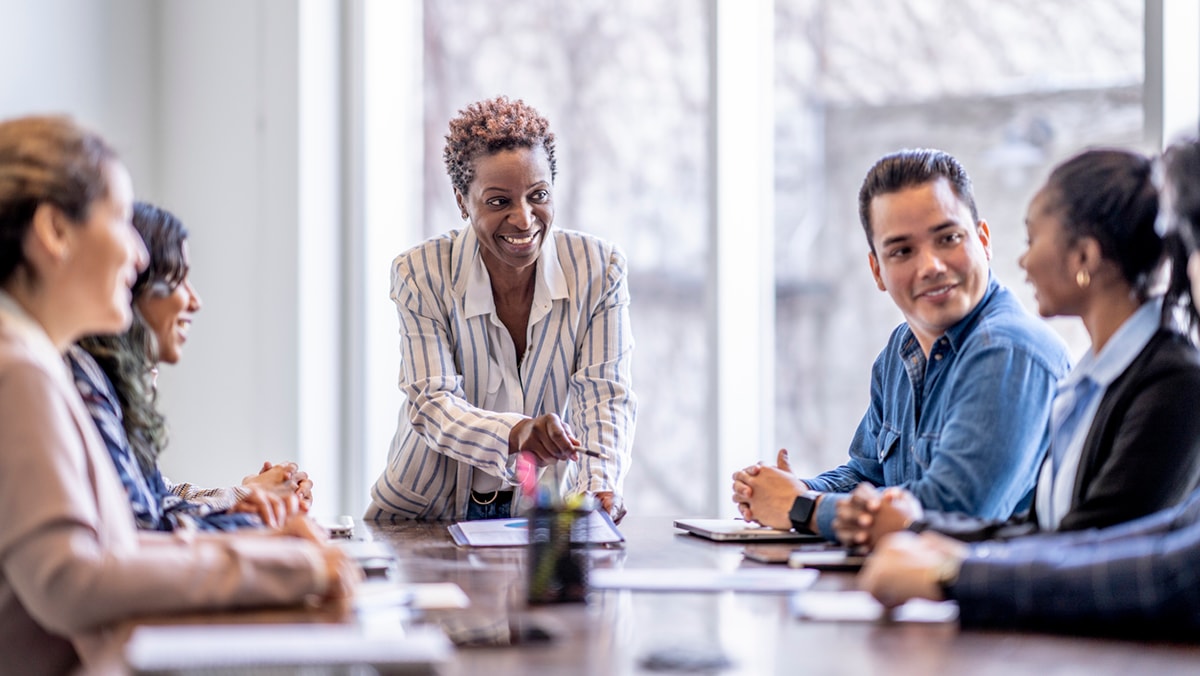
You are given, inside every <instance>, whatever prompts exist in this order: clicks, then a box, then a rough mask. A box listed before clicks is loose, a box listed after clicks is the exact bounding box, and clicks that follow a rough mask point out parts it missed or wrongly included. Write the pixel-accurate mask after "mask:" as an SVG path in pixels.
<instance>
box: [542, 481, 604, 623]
mask: <svg viewBox="0 0 1200 676" xmlns="http://www.w3.org/2000/svg"><path fill="white" fill-rule="evenodd" d="M590 503H591V500H584V499H582V496H581V497H577V498H575V499H571V500H567V501H566V503H565V504H564V503H558V502H556V503H554V504H546V503H540V504H538V505H537V506H536V507H534V509H533V512H532V513H531V514H530V515H529V559H528V566H529V593H528V600H529V603H531V604H540V603H578V602H582V601H586V600H587V589H588V566H589V563H590V562H589V560H588V557H587V554H586V552H585V551H584V550H583V549H582V548H575V547H572V546H571V542H572V541H575V542H579V543H587V542H588V540H589V539H590V538H589V537H588V533H587V532H584V531H586V529H587V528H588V513H589V512H590V511H591V510H592V509H593V508H594V507H593V505H592V504H590Z"/></svg>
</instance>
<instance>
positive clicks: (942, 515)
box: [909, 512, 1038, 542]
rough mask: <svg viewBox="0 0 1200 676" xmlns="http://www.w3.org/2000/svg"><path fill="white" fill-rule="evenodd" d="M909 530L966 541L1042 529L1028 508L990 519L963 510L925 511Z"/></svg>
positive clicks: (1000, 538)
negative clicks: (1011, 514)
mask: <svg viewBox="0 0 1200 676" xmlns="http://www.w3.org/2000/svg"><path fill="white" fill-rule="evenodd" d="M909 530H911V531H913V532H915V533H920V532H922V531H927V530H931V531H936V532H938V533H942V534H943V535H949V536H950V537H952V538H955V539H957V540H962V541H963V542H982V541H983V540H1011V539H1012V538H1016V537H1022V536H1025V535H1032V534H1034V533H1036V532H1038V525H1037V520H1036V519H1033V518H1032V516H1031V515H1030V514H1029V513H1028V512H1024V513H1022V514H1018V515H1016V516H1013V517H1012V518H1010V519H1007V520H1005V521H989V520H988V519H979V518H976V517H973V516H968V515H966V514H961V513H959V512H925V516H923V517H922V518H921V519H918V520H917V521H914V522H913V523H912V525H911V526H909Z"/></svg>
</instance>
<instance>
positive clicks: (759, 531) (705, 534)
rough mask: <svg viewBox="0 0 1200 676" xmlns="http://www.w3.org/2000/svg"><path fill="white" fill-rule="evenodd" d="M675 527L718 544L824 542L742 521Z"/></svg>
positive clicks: (700, 521)
mask: <svg viewBox="0 0 1200 676" xmlns="http://www.w3.org/2000/svg"><path fill="white" fill-rule="evenodd" d="M675 527H676V528H679V529H681V530H685V531H687V532H689V533H691V534H692V535H698V536H700V537H702V538H707V539H709V540H715V541H717V542H767V541H772V540H773V541H778V542H824V541H825V538H823V537H821V536H820V535H812V534H811V533H797V532H796V531H793V530H783V529H781V528H770V527H768V526H760V525H758V524H756V523H750V522H748V521H743V520H741V519H675Z"/></svg>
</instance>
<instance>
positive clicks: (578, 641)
mask: <svg viewBox="0 0 1200 676" xmlns="http://www.w3.org/2000/svg"><path fill="white" fill-rule="evenodd" d="M620 530H621V533H622V534H623V535H624V537H625V542H624V544H623V545H621V546H610V547H605V548H594V549H590V550H588V551H587V556H588V558H589V560H590V562H591V565H592V570H593V571H597V570H601V569H605V568H623V569H626V570H637V569H665V570H684V569H689V570H690V569H716V570H722V571H733V570H735V569H738V568H741V567H749V568H755V567H764V566H774V567H776V568H779V567H780V566H779V564H762V563H756V562H752V561H749V560H746V559H745V558H744V557H743V556H742V546H741V545H739V544H734V543H717V542H711V541H708V540H705V539H702V538H698V537H696V536H693V535H689V534H685V533H683V532H682V531H679V530H676V529H675V528H673V527H672V519H671V518H668V517H639V516H636V515H631V516H629V517H627V518H626V519H625V520H624V521H623V522H622V523H621V524H620ZM353 538H354V539H359V540H374V541H380V542H385V543H388V544H389V545H391V547H392V548H393V549H394V552H395V560H394V561H393V562H392V563H391V565H390V570H389V571H388V572H387V576H388V578H389V579H390V580H391V581H395V582H401V583H434V582H452V583H455V584H457V585H458V586H459V587H461V588H462V590H463V591H464V592H465V594H466V596H467V597H468V598H469V601H470V604H469V606H468V607H466V608H462V609H448V610H436V611H425V612H422V613H420V614H417V615H414V616H412V617H410V618H409V619H408V620H406V621H408V622H413V623H433V624H436V625H438V626H440V627H442V628H444V629H445V630H446V632H447V634H448V635H449V636H450V638H451V639H452V640H453V641H454V643H455V644H456V646H457V647H456V649H455V650H454V653H453V655H452V657H451V659H450V660H449V661H448V662H447V663H445V664H444V665H442V666H441V667H440V668H439V670H438V673H442V674H462V675H464V676H465V675H468V674H469V675H472V676H476V675H481V674H482V675H487V676H499V675H502V674H659V673H721V674H797V673H804V674H856V675H857V674H868V675H869V674H887V675H888V676H902V675H905V674H1005V675H1009V674H1022V673H1042V674H1046V675H1049V674H1054V675H1060V674H1076V673H1078V674H1088V675H1089V676H1095V675H1099V674H1129V673H1144V674H1156V675H1163V674H1184V673H1187V674H1195V673H1200V646H1193V645H1181V644H1168V643H1145V642H1131V641H1120V640H1111V639H1096V638H1084V637H1071V636H1057V635H1039V634H1032V633H1019V632H982V631H961V630H960V629H959V628H958V627H957V625H956V624H955V623H953V622H926V623H915V622H896V621H888V620H879V621H813V620H805V619H797V617H796V615H795V613H794V611H793V605H792V603H791V598H792V594H790V593H748V592H731V591H718V592H705V593H697V592H665V591H630V590H603V591H601V590H594V589H593V590H592V591H591V592H589V594H588V596H587V601H586V603H562V604H550V605H532V606H531V605H529V604H528V603H526V600H525V599H526V569H525V566H526V554H527V553H526V550H525V548H521V547H517V548H467V547H461V546H458V545H456V544H455V543H454V541H453V539H452V538H451V536H450V534H449V532H448V530H447V524H445V523H415V522H410V523H399V524H377V523H371V522H367V523H362V522H360V523H357V524H356V525H355V530H354V534H353ZM797 572H798V571H797ZM854 586H855V578H854V575H853V574H850V573H828V572H825V573H821V574H820V577H819V578H818V579H817V580H816V582H815V583H814V585H813V587H812V589H813V590H816V591H848V590H853V589H854ZM230 616H231V614H223V615H222V616H221V617H220V619H219V621H221V622H228V621H230ZM298 616H299V617H304V618H306V619H305V621H314V622H351V621H354V620H353V619H352V618H351V617H350V616H347V615H345V614H338V613H335V612H331V611H329V610H303V609H293V610H275V611H261V612H257V613H250V614H242V615H241V616H240V617H242V618H243V619H244V620H245V621H254V622H262V621H280V622H287V621H296V617H298ZM233 617H234V618H237V617H239V615H236V614H234V615H233ZM171 621H172V622H178V621H182V622H203V621H206V619H205V618H204V617H199V618H197V617H192V618H182V619H181V618H173V619H172V620H171ZM234 621H237V620H236V619H235V620H234Z"/></svg>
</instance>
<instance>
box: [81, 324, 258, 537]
mask: <svg viewBox="0 0 1200 676" xmlns="http://www.w3.org/2000/svg"><path fill="white" fill-rule="evenodd" d="M67 363H68V364H69V365H70V367H71V374H72V376H73V377H74V379H75V387H76V388H77V389H78V390H79V394H80V396H81V397H83V403H84V404H85V405H86V406H87V410H88V413H89V414H91V416H92V420H93V421H94V422H95V423H96V428H97V429H99V431H100V436H101V437H102V438H103V439H104V445H105V446H107V447H108V454H109V455H110V456H111V457H112V461H113V464H114V465H115V466H116V468H117V474H118V475H120V477H121V483H122V484H123V485H124V486H125V492H126V493H128V494H129V503H130V507H131V508H132V509H133V518H134V521H135V522H137V526H138V528H140V529H142V530H160V531H171V530H176V529H180V528H195V529H198V530H235V529H238V528H244V527H248V526H249V527H257V526H262V521H261V520H260V519H259V518H258V517H257V516H253V515H250V514H241V513H236V514H235V513H228V512H227V511H226V510H228V509H229V508H230V507H232V506H233V505H234V504H235V503H236V502H237V501H238V500H240V499H241V496H242V495H244V493H241V492H239V491H238V489H237V488H221V489H207V490H206V489H198V488H196V487H194V486H192V485H191V484H177V485H173V486H172V485H170V484H168V482H167V481H166V479H165V478H164V477H163V475H162V472H160V471H159V470H158V467H157V466H155V467H153V468H152V469H151V470H150V471H145V470H144V469H143V468H142V466H141V463H139V462H138V459H137V456H135V455H134V453H133V448H132V447H131V446H130V445H129V439H128V437H127V436H126V435H125V426H124V423H123V416H122V413H121V406H120V403H119V402H118V400H117V396H116V394H115V393H114V392H113V387H112V382H111V381H110V380H109V379H108V376H107V375H105V374H104V371H103V370H102V369H101V368H100V365H99V364H97V363H96V360H94V359H92V356H91V355H90V354H88V353H87V352H86V351H85V350H84V349H83V348H80V347H79V346H77V345H72V346H71V348H70V349H68V350H67Z"/></svg>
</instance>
